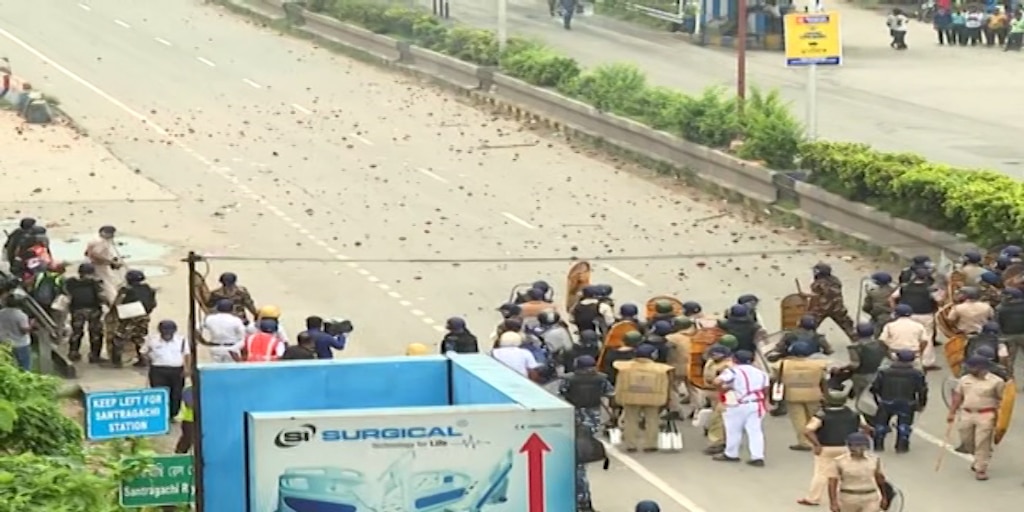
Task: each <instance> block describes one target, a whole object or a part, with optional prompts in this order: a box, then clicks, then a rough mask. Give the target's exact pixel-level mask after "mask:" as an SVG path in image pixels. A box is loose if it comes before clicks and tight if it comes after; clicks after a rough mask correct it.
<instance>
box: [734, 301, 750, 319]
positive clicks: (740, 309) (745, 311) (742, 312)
mask: <svg viewBox="0 0 1024 512" xmlns="http://www.w3.org/2000/svg"><path fill="white" fill-rule="evenodd" d="M748 315H750V308H748V307H747V306H745V305H743V304H735V305H733V306H732V307H731V308H729V318H746V317H747V316H748Z"/></svg>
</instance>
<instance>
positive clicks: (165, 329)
mask: <svg viewBox="0 0 1024 512" xmlns="http://www.w3.org/2000/svg"><path fill="white" fill-rule="evenodd" d="M156 330H157V331H158V332H160V333H161V334H172V333H175V332H177V331H178V324H176V323H174V320H160V323H158V324H156Z"/></svg>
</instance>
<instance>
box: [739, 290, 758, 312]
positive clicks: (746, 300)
mask: <svg viewBox="0 0 1024 512" xmlns="http://www.w3.org/2000/svg"><path fill="white" fill-rule="evenodd" d="M759 302H761V299H759V298H757V295H754V294H752V293H744V294H743V295H740V298H738V299H736V304H743V305H744V306H747V307H748V308H754V307H757V304H758V303H759Z"/></svg>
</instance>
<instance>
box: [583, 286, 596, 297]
mask: <svg viewBox="0 0 1024 512" xmlns="http://www.w3.org/2000/svg"><path fill="white" fill-rule="evenodd" d="M581 292H582V293H583V298H584V299H593V298H594V297H597V295H598V294H597V285H593V284H591V285H587V286H584V287H583V290H581Z"/></svg>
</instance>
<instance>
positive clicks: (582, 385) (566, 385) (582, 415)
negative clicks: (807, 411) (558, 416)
mask: <svg viewBox="0 0 1024 512" xmlns="http://www.w3.org/2000/svg"><path fill="white" fill-rule="evenodd" d="M596 364H597V362H596V361H595V360H594V358H593V357H590V356H582V357H580V358H579V359H577V360H576V361H575V362H574V365H575V367H576V371H575V372H574V373H573V374H572V375H569V376H567V377H566V378H565V379H564V380H562V383H561V384H560V385H559V388H558V392H559V394H560V395H561V396H562V398H564V399H565V401H566V402H569V403H570V404H572V406H573V407H574V408H575V411H576V425H577V427H583V428H585V429H586V430H587V432H588V433H589V434H590V435H591V436H596V435H597V434H598V431H599V430H600V428H601V401H602V400H603V399H604V398H607V397H611V396H613V395H614V394H615V387H614V386H612V383H611V382H610V381H609V380H608V376H607V375H605V374H603V373H598V372H597V370H595V369H594V366H595V365H596ZM576 510H577V512H593V510H594V509H593V505H592V504H591V500H590V482H589V480H588V479H587V472H586V466H584V465H582V464H578V465H577V466H576Z"/></svg>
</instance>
